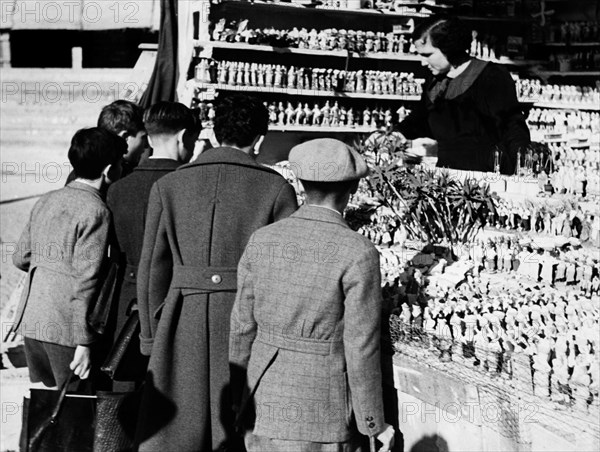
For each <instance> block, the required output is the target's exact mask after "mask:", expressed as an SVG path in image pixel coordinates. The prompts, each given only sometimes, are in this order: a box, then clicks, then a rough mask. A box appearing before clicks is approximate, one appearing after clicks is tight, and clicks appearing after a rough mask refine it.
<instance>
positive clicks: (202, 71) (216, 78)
mask: <svg viewBox="0 0 600 452" xmlns="http://www.w3.org/2000/svg"><path fill="white" fill-rule="evenodd" d="M196 80H197V81H198V82H200V83H219V84H223V85H239V86H259V87H272V88H288V89H300V90H313V91H335V90H340V91H347V92H356V93H368V94H391V95H393V94H398V95H420V94H421V92H422V83H423V82H422V81H420V80H415V78H414V75H413V74H412V73H407V72H390V71H362V70H358V71H344V70H339V69H325V68H304V67H298V68H296V67H294V66H291V67H286V66H283V65H279V64H277V65H276V64H258V63H248V62H245V63H243V62H236V61H219V62H218V64H217V63H216V62H215V61H210V62H209V60H207V59H205V58H203V59H201V61H200V63H198V65H197V66H196Z"/></svg>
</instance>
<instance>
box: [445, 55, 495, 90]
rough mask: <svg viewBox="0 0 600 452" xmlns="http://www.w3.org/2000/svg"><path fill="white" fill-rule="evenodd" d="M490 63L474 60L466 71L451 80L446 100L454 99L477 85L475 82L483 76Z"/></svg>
mask: <svg viewBox="0 0 600 452" xmlns="http://www.w3.org/2000/svg"><path fill="white" fill-rule="evenodd" d="M488 63H489V61H483V60H478V59H477V58H473V59H472V60H471V62H470V63H469V65H468V66H467V68H466V69H465V70H464V71H462V72H461V73H460V74H459V75H457V76H456V77H455V78H453V79H451V80H450V83H449V84H448V90H447V91H446V96H445V97H446V99H454V98H455V97H458V96H460V95H461V94H462V93H464V92H465V91H467V90H468V89H469V88H470V87H471V86H472V85H473V83H475V80H477V78H478V77H479V76H480V75H481V73H482V72H483V70H484V69H485V67H486V66H487V65H488Z"/></svg>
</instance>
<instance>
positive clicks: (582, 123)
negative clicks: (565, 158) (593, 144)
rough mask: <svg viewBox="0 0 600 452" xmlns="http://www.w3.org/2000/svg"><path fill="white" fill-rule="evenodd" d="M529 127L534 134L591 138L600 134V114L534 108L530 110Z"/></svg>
mask: <svg viewBox="0 0 600 452" xmlns="http://www.w3.org/2000/svg"><path fill="white" fill-rule="evenodd" d="M527 125H528V126H529V130H530V131H532V132H533V131H546V132H552V133H555V134H564V133H573V134H574V135H578V136H589V135H590V134H594V133H598V132H600V113H599V112H590V111H585V110H581V111H578V110H560V109H558V110H554V109H552V110H551V109H546V108H532V109H531V110H529V115H528V117H527ZM584 134H585V135H584Z"/></svg>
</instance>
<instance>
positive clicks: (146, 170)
mask: <svg viewBox="0 0 600 452" xmlns="http://www.w3.org/2000/svg"><path fill="white" fill-rule="evenodd" d="M144 126H145V128H146V131H147V132H148V140H149V142H150V143H151V145H152V149H153V153H152V156H150V157H149V158H147V159H144V160H143V161H142V162H141V163H140V164H139V165H138V166H137V167H136V168H134V170H133V173H132V174H130V175H129V176H127V177H124V178H122V179H120V180H118V181H117V182H115V183H114V184H112V185H111V186H110V187H109V189H108V194H107V197H106V203H107V204H108V207H109V209H110V210H111V212H112V214H113V222H114V227H115V233H116V238H117V243H118V248H119V251H120V258H119V261H120V264H121V267H122V272H121V275H120V276H121V278H120V279H121V285H120V291H119V299H118V302H117V305H118V306H117V312H116V327H115V339H116V337H117V336H118V334H119V332H120V331H121V330H122V328H123V326H124V325H125V322H126V320H127V317H128V316H129V314H130V313H131V312H133V310H135V309H137V306H136V304H135V300H136V299H137V293H136V278H137V273H138V270H137V267H138V263H139V261H140V255H141V253H142V241H143V239H144V224H145V221H146V210H147V207H148V196H149V195H150V189H151V188H152V185H153V184H154V182H156V181H157V180H158V179H160V178H161V177H163V176H164V175H166V174H168V173H170V172H171V171H174V170H175V169H177V167H179V166H180V165H182V164H184V163H187V162H188V161H189V160H190V158H191V156H192V154H193V152H194V144H195V142H196V139H197V138H198V134H199V133H200V122H199V121H198V120H197V119H196V117H195V116H194V114H193V112H192V111H191V110H190V109H189V108H188V107H186V106H185V105H183V104H180V103H177V102H158V103H156V104H154V105H152V106H151V107H150V108H149V109H148V110H147V111H146V112H145V114H144ZM138 334H139V331H138ZM123 361H124V363H123V365H124V366H125V367H126V369H125V368H121V369H120V370H121V372H123V377H119V376H117V377H116V378H115V380H120V379H123V380H124V381H122V382H120V381H115V383H114V390H118V391H126V390H133V389H134V387H135V386H136V384H134V383H138V384H139V383H141V381H143V378H144V375H145V370H146V365H147V362H148V360H147V357H145V356H143V355H141V354H140V350H139V341H138V338H137V337H135V338H134V339H132V341H131V343H130V346H129V348H128V352H127V355H126V356H125V357H124V359H123ZM138 376H139V378H136V377H138Z"/></svg>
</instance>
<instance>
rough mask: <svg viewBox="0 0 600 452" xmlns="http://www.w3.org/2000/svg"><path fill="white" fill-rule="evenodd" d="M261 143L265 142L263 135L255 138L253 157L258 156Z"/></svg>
mask: <svg viewBox="0 0 600 452" xmlns="http://www.w3.org/2000/svg"><path fill="white" fill-rule="evenodd" d="M263 141H265V136H264V135H259V136H257V137H256V139H255V141H254V146H253V147H254V155H258V154H260V147H261V146H262V144H263Z"/></svg>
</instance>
